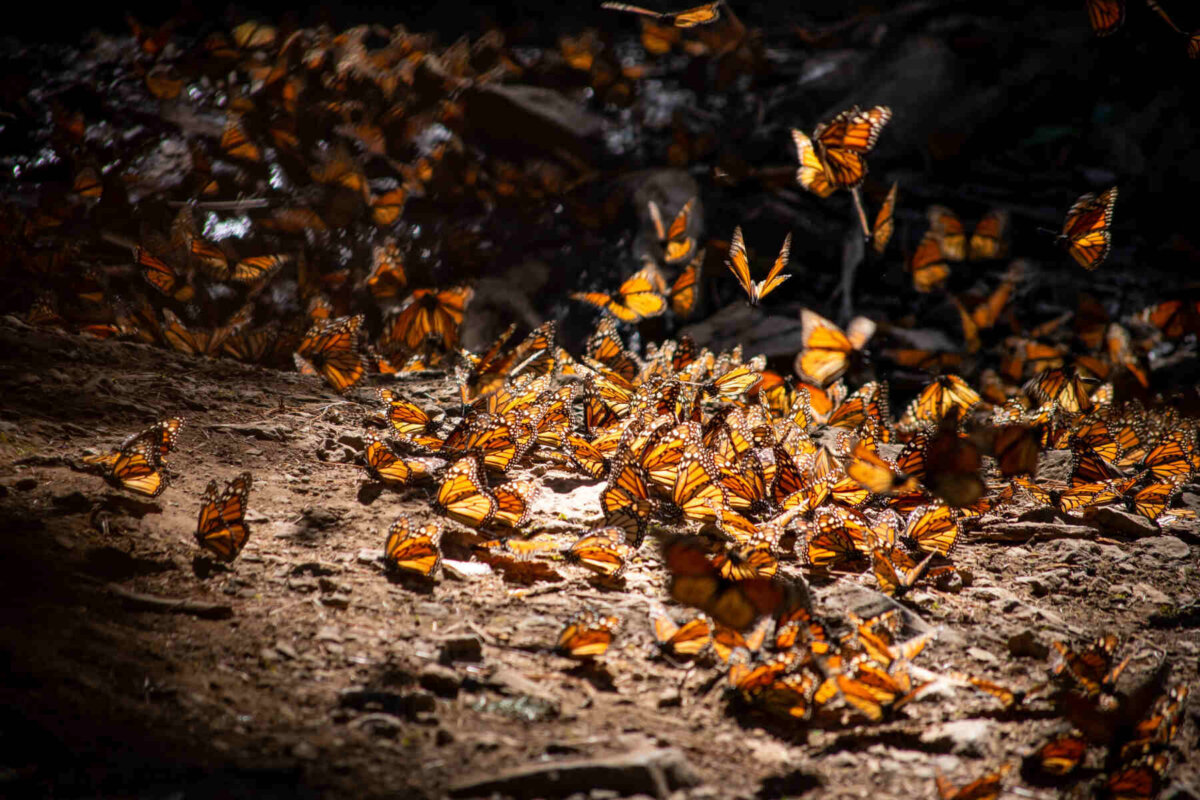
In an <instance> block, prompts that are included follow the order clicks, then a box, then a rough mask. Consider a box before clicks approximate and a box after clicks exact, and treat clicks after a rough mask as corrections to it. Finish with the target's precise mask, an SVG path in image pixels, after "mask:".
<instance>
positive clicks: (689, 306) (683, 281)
mask: <svg viewBox="0 0 1200 800" xmlns="http://www.w3.org/2000/svg"><path fill="white" fill-rule="evenodd" d="M703 261H704V254H703V253H699V254H697V255H696V257H695V258H694V259H692V262H691V263H690V264H688V265H687V266H686V267H684V268H683V271H682V272H680V273H679V277H677V278H676V279H675V283H673V284H671V292H670V298H671V310H672V311H674V312H675V314H676V315H677V316H680V317H690V316H691V315H692V312H693V311H695V310H696V304H697V303H696V301H697V300H698V299H699V297H700V294H699V292H700V286H699V284H700V265H701V264H702V263H703ZM689 339H690V337H689ZM682 344H683V343H682V341H680V346H681V347H682ZM684 366H686V364H685V365H684ZM676 369H681V367H676Z"/></svg>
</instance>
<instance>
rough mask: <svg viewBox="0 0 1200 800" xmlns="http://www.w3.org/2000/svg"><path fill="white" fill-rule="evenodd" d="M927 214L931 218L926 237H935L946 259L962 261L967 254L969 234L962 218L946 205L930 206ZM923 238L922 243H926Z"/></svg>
mask: <svg viewBox="0 0 1200 800" xmlns="http://www.w3.org/2000/svg"><path fill="white" fill-rule="evenodd" d="M925 216H926V217H927V218H928V219H929V233H927V234H926V235H925V238H926V239H929V238H931V239H933V240H934V242H935V243H936V244H937V245H938V249H939V250H940V251H941V253H942V255H943V256H944V257H945V260H946V261H962V260H963V259H964V258H966V254H967V236H966V231H965V229H964V228H963V224H962V220H960V219H959V218H958V215H956V214H955V213H954V212H953V211H951V210H950V209H948V208H946V207H945V206H939V205H933V206H930V207H929V208H928V209H927V210H926V212H925ZM924 241H925V240H924V239H922V244H924Z"/></svg>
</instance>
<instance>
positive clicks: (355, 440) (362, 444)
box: [337, 433, 367, 453]
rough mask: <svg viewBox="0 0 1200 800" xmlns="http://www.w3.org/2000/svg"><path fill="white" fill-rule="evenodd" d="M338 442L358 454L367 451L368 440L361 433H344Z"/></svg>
mask: <svg viewBox="0 0 1200 800" xmlns="http://www.w3.org/2000/svg"><path fill="white" fill-rule="evenodd" d="M337 440H338V444H344V445H345V446H346V447H349V448H351V449H353V450H354V451H355V452H358V453H361V452H362V451H363V450H366V449H367V440H366V439H365V438H364V437H363V436H362V434H359V433H343V434H342V435H341V436H339V437H338V438H337Z"/></svg>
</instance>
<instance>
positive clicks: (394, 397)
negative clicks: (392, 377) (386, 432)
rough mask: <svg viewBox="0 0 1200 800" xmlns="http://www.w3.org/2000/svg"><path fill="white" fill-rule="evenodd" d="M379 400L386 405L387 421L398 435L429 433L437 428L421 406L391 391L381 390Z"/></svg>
mask: <svg viewBox="0 0 1200 800" xmlns="http://www.w3.org/2000/svg"><path fill="white" fill-rule="evenodd" d="M379 400H380V402H382V403H383V404H384V411H385V414H386V416H387V421H388V423H389V424H390V425H391V426H392V428H393V429H394V430H395V431H396V433H428V432H429V431H431V430H433V429H434V428H435V427H437V426H436V425H435V423H434V422H433V420H431V419H430V418H429V415H428V414H426V413H425V412H424V411H423V410H422V409H421V408H420V406H418V405H417V404H416V403H414V402H412V401H411V400H408V399H405V398H404V397H401V396H400V395H398V394H396V393H395V392H393V391H392V390H391V389H380V390H379Z"/></svg>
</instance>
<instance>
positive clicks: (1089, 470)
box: [1070, 436, 1126, 487]
mask: <svg viewBox="0 0 1200 800" xmlns="http://www.w3.org/2000/svg"><path fill="white" fill-rule="evenodd" d="M1070 444H1071V486H1072V487H1076V486H1083V485H1085V484H1095V483H1099V484H1108V483H1110V482H1112V481H1119V480H1121V479H1123V478H1125V477H1126V476H1125V473H1123V472H1122V471H1121V470H1119V469H1117V468H1116V467H1114V466H1112V465H1111V464H1109V463H1108V462H1107V461H1105V460H1104V459H1103V458H1101V457H1100V456H1099V454H1097V453H1096V451H1095V450H1093V449H1092V448H1091V447H1089V446H1088V445H1087V444H1085V443H1084V442H1083V441H1081V440H1080V439H1078V438H1076V437H1074V436H1073V437H1071V439H1070Z"/></svg>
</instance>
